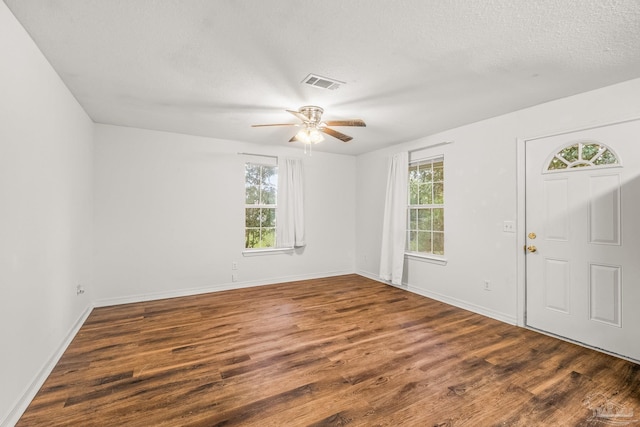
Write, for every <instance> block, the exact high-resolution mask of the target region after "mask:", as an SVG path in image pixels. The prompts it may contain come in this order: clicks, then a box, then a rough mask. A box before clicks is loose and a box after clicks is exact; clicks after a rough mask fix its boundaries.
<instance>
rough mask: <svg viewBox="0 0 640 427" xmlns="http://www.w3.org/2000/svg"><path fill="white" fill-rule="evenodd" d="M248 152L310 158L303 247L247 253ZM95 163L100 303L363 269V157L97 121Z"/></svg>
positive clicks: (306, 159) (97, 281) (306, 168)
mask: <svg viewBox="0 0 640 427" xmlns="http://www.w3.org/2000/svg"><path fill="white" fill-rule="evenodd" d="M239 152H249V153H264V154H271V155H273V154H282V155H287V156H291V157H303V158H304V167H305V179H306V183H305V211H306V232H307V239H306V240H307V247H306V248H305V249H304V251H303V252H302V253H295V254H282V253H280V254H272V255H263V256H252V257H247V256H243V255H242V250H243V249H244V159H243V156H239V155H238V153H239ZM94 162H95V177H94V180H95V187H94V190H95V193H94V197H95V277H96V283H97V295H96V297H97V301H98V304H112V303H116V302H124V301H133V300H142V299H148V298H158V297H163V296H175V295H184V294H189V293H195V292H203V291H207V290H217V289H226V288H233V287H240V286H247V285H252V284H264V283H273V282H279V281H286V280H292V279H299V278H307V277H319V276H327V275H334V274H342V273H350V272H353V271H354V268H355V261H354V254H355V230H354V227H353V224H354V214H355V163H356V162H355V158H354V157H351V156H343V155H335V154H326V153H320V152H314V153H313V155H312V156H311V157H309V156H304V155H303V150H302V148H301V147H299V146H296V147H295V148H288V147H282V148H276V147H270V148H269V149H265V147H259V146H257V145H253V144H246V143H241V142H236V141H223V140H217V139H212V138H204V137H195V136H187V135H180V134H172V133H166V132H155V131H148V130H142V129H133V128H123V127H117V126H108V125H96V127H95V156H94ZM232 262H237V263H238V270H237V274H238V279H239V280H238V282H237V283H232V282H231V274H232V270H231V264H232Z"/></svg>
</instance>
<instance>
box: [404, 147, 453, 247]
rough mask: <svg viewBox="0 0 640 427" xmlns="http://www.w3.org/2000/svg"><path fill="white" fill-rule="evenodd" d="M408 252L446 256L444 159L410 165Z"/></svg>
mask: <svg viewBox="0 0 640 427" xmlns="http://www.w3.org/2000/svg"><path fill="white" fill-rule="evenodd" d="M408 199H409V200H408V209H407V251H408V252H415V253H419V254H431V255H444V158H442V157H439V158H437V159H430V160H422V161H418V162H412V163H410V164H409V195H408Z"/></svg>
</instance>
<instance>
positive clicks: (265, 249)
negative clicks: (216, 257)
mask: <svg viewBox="0 0 640 427" xmlns="http://www.w3.org/2000/svg"><path fill="white" fill-rule="evenodd" d="M251 166H254V167H255V166H259V167H260V168H265V167H266V168H272V169H275V173H274V174H272V175H271V177H275V179H274V181H273V182H272V183H271V185H269V187H273V189H274V192H273V200H272V201H273V203H263V200H262V197H263V195H264V194H265V193H264V192H263V184H264V183H263V181H262V179H261V180H260V182H259V183H258V187H257V189H256V191H257V193H258V202H257V203H256V202H254V203H248V200H249V196H248V194H247V192H248V190H249V188H251V187H253V188H255V187H256V186H255V185H250V184H249V182H248V181H247V172H248V168H249V167H251ZM278 173H279V170H278V161H277V158H274V159H273V161H269V160H267V159H266V158H265V159H259V160H250V159H247V160H245V162H244V191H245V194H244V200H245V202H244V227H243V234H244V244H243V251H242V252H243V254H245V255H246V254H257V253H269V252H277V251H279V250H280V249H281V248H279V247H278V240H277V228H276V227H277V211H278V209H277V207H278ZM258 175H259V176H262V171H260V172H259V173H258ZM249 209H260V210H262V209H268V210H272V212H273V214H272V223H273V226H272V227H268V226H267V227H263V225H262V215H261V212H260V213H259V214H258V215H259V216H258V218H259V221H260V224H259V226H258V227H249V226H247V219H248V216H247V212H248V210H249ZM256 229H257V230H259V235H260V238H259V241H262V240H263V238H262V231H263V229H270V230H272V233H273V243H272V245H271V246H259V247H247V242H248V231H249V230H256Z"/></svg>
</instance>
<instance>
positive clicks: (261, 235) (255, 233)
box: [244, 163, 278, 249]
mask: <svg viewBox="0 0 640 427" xmlns="http://www.w3.org/2000/svg"><path fill="white" fill-rule="evenodd" d="M277 195H278V167H277V166H272V165H262V164H255V163H246V164H245V245H244V247H245V248H247V249H260V248H272V247H275V246H276V201H277Z"/></svg>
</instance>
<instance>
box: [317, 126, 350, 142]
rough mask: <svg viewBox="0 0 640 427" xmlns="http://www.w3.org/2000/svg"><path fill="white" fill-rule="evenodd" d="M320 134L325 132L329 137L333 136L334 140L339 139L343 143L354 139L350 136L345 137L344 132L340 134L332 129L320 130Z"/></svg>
mask: <svg viewBox="0 0 640 427" xmlns="http://www.w3.org/2000/svg"><path fill="white" fill-rule="evenodd" d="M320 132H324V133H326V134H327V135H331V136H332V137H334V138H338V139H339V140H340V141H342V142H349V141H351V140H352V139H353V137H351V136H349V135H345V134H344V133H342V132H338V131H337V130H333V129H331V128H320Z"/></svg>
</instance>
